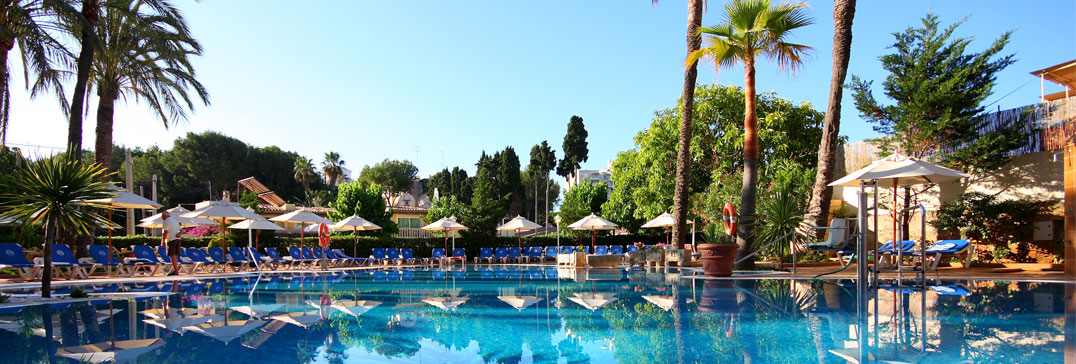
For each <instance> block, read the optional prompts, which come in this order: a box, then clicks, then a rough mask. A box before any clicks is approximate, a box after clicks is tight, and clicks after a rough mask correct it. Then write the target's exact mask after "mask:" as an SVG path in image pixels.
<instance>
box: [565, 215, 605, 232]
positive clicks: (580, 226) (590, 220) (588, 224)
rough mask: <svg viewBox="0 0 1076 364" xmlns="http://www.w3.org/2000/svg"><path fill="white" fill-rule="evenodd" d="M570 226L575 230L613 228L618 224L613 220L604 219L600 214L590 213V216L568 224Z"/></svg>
mask: <svg viewBox="0 0 1076 364" xmlns="http://www.w3.org/2000/svg"><path fill="white" fill-rule="evenodd" d="M568 227H569V228H571V229H573V230H613V229H616V227H617V226H616V224H614V223H612V222H611V221H609V220H606V219H603V218H601V217H600V216H598V215H595V214H590V216H587V217H584V218H582V219H580V220H579V221H576V222H573V223H572V224H571V225H568Z"/></svg>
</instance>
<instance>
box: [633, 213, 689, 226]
mask: <svg viewBox="0 0 1076 364" xmlns="http://www.w3.org/2000/svg"><path fill="white" fill-rule="evenodd" d="M687 223H688V224H694V223H695V222H694V221H690V220H688V222H687ZM673 225H676V219H674V218H673V216H672V215H670V214H669V213H668V212H665V213H662V214H661V215H658V217H655V218H654V219H653V220H650V221H647V222H646V223H645V224H643V226H642V227H644V228H664V227H670V226H673Z"/></svg>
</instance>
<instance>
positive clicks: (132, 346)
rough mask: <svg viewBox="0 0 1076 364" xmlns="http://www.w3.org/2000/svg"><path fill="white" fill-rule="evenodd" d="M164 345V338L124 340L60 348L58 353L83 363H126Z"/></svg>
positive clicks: (57, 350)
mask: <svg viewBox="0 0 1076 364" xmlns="http://www.w3.org/2000/svg"><path fill="white" fill-rule="evenodd" d="M162 345H164V340H162V339H143V340H122V341H116V342H103V343H96V344H89V345H80V346H71V347H66V348H59V349H56V355H57V356H61V357H64V358H69V359H74V360H78V361H79V362H83V363H105V362H108V363H126V362H129V361H132V360H135V359H137V358H138V357H139V356H142V354H145V353H148V352H150V351H153V350H154V349H157V348H158V347H161V346H162Z"/></svg>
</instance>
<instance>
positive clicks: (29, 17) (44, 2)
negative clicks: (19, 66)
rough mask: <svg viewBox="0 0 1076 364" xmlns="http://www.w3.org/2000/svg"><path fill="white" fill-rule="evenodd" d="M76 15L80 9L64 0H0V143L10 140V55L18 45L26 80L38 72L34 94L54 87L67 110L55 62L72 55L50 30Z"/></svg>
mask: <svg viewBox="0 0 1076 364" xmlns="http://www.w3.org/2000/svg"><path fill="white" fill-rule="evenodd" d="M73 14H78V11H77V10H75V9H74V7H72V6H70V4H68V2H67V1H62V0H3V1H0V145H4V144H6V142H7V126H8V121H9V119H8V117H9V111H10V108H11V105H10V100H11V92H10V83H11V77H10V70H9V69H8V58H9V57H8V56H9V53H10V52H11V50H12V49H13V48H14V47H15V45H16V44H18V45H19V51H20V52H21V54H20V55H19V56H20V57H19V58H21V59H22V63H23V69H24V75H23V77H24V79H25V80H26V82H27V83H29V79H30V73H33V74H35V75H36V78H35V81H34V85H33V87H32V88H31V96H36V95H37V93H38V92H42V91H49V90H50V89H51V90H53V91H55V93H56V96H57V99H58V100H59V102H60V105H61V106H62V107H64V110H65V111H66V108H67V99H66V98H65V96H64V91H63V85H62V84H61V82H60V81H61V77H60V76H61V72H60V71H58V70H57V69H56V68H55V67H54V64H56V63H57V62H58V61H61V60H64V59H67V58H69V54H68V53H69V52H68V51H67V49H66V48H64V46H63V45H62V44H61V43H60V41H59V40H57V39H56V38H54V37H53V34H52V32H51V31H52V30H55V29H58V28H60V27H61V26H60V24H61V23H62V20H61V19H62V18H63V17H70V16H72V15H73ZM27 86H29V85H27Z"/></svg>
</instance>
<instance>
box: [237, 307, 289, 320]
mask: <svg viewBox="0 0 1076 364" xmlns="http://www.w3.org/2000/svg"><path fill="white" fill-rule="evenodd" d="M282 308H284V305H283V304H279V303H263V304H256V305H255V304H250V305H246V306H236V307H232V308H231V310H232V311H235V312H239V313H241V314H244V315H247V316H250V317H251V318H261V317H263V316H265V315H268V314H270V313H273V312H277V311H280V310H281V309H282Z"/></svg>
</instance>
